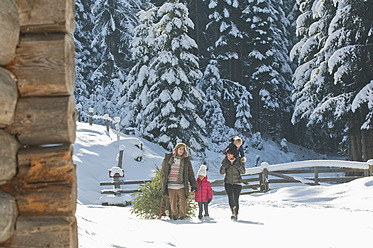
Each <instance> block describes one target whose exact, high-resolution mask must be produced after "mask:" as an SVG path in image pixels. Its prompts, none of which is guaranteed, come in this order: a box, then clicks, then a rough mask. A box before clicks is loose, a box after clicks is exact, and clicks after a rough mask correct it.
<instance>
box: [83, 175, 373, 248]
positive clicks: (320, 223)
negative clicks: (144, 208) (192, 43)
mask: <svg viewBox="0 0 373 248" xmlns="http://www.w3.org/2000/svg"><path fill="white" fill-rule="evenodd" d="M359 181H360V184H359V186H360V187H361V185H363V186H364V185H365V187H366V189H368V190H366V192H365V193H369V194H370V195H372V193H373V192H372V186H373V179H369V178H368V179H367V178H365V179H363V180H359ZM355 184H356V185H355V186H356V187H358V185H357V183H355ZM346 185H347V184H346ZM346 185H335V186H327V187H323V186H318V187H311V186H301V187H291V188H288V189H281V190H278V191H276V192H274V193H271V194H264V195H263V194H261V195H256V196H247V195H243V196H241V198H240V200H241V201H240V206H241V209H240V215H239V220H238V221H237V222H234V221H231V220H230V213H229V210H228V205H227V199H226V196H219V197H215V199H214V200H213V202H212V203H211V204H210V207H209V210H210V216H211V217H213V218H214V219H213V220H211V221H209V222H203V221H200V220H198V219H197V218H196V217H194V218H193V219H192V220H182V221H162V220H146V219H142V218H138V217H136V216H135V215H131V213H130V208H129V207H126V208H120V207H102V206H85V205H79V206H78V210H77V217H78V225H79V242H80V247H87V248H88V247H90V248H91V247H100V248H103V247H117V248H119V247H120V248H122V247H123V248H124V247H132V248H140V247H202V245H206V246H208V247H242V246H243V245H245V247H251V246H255V247H287V248H289V247H294V248H295V247H297V248H300V247H302V248H304V247H312V248H314V247H317V248H323V247H325V248H329V247H334V248H344V247H345V248H350V247H358V248H365V247H366V248H368V247H372V238H371V237H372V235H373V221H372V220H373V202H372V201H371V200H372V199H373V198H372V196H369V197H368V199H366V200H368V202H365V203H364V202H362V201H361V199H357V200H358V202H360V205H359V206H355V205H354V203H353V202H350V201H353V199H352V198H351V197H350V196H349V194H350V193H351V194H353V192H351V190H352V188H354V187H353V186H351V183H350V184H349V185H350V186H351V187H347V188H346ZM352 185H353V184H352ZM367 186H369V187H367ZM360 197H361V198H364V196H363V195H361V194H360ZM346 202H350V203H347V204H345V203H346ZM361 203H363V204H361ZM198 244H201V245H198Z"/></svg>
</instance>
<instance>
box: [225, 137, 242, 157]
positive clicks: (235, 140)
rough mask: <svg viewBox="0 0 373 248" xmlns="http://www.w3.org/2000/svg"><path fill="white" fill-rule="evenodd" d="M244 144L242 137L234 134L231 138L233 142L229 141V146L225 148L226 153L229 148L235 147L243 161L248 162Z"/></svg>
mask: <svg viewBox="0 0 373 248" xmlns="http://www.w3.org/2000/svg"><path fill="white" fill-rule="evenodd" d="M242 144H243V142H242V139H241V138H240V137H238V136H234V137H233V138H232V139H231V143H229V144H228V145H227V147H226V148H225V155H227V150H228V149H229V148H235V149H237V151H238V155H239V156H240V158H241V162H242V163H245V162H246V158H245V154H244V151H243V147H242Z"/></svg>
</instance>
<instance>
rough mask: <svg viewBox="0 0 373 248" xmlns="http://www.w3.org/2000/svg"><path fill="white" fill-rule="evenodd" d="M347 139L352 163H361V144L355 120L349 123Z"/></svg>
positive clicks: (358, 128) (357, 123)
mask: <svg viewBox="0 0 373 248" xmlns="http://www.w3.org/2000/svg"><path fill="white" fill-rule="evenodd" d="M349 128H350V131H349V138H350V144H351V155H352V160H353V161H362V158H363V156H362V155H363V154H362V144H361V133H360V125H359V122H358V121H356V120H352V121H350V123H349Z"/></svg>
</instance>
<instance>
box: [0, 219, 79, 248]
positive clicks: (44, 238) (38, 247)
mask: <svg viewBox="0 0 373 248" xmlns="http://www.w3.org/2000/svg"><path fill="white" fill-rule="evenodd" d="M75 225H76V218H75V216H22V215H20V216H19V217H18V219H17V222H16V231H15V233H14V236H13V237H12V238H11V239H9V240H8V241H6V242H5V243H3V245H4V246H5V247H8V248H16V247H17V248H21V247H33V248H45V247H78V246H77V244H78V240H77V235H76V234H75V233H74V232H76V227H75ZM73 239H75V240H73Z"/></svg>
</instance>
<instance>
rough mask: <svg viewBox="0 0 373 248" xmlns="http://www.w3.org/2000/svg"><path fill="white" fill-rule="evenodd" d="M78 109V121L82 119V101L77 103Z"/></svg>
mask: <svg viewBox="0 0 373 248" xmlns="http://www.w3.org/2000/svg"><path fill="white" fill-rule="evenodd" d="M76 109H77V110H78V121H79V122H80V119H81V114H82V113H81V111H82V105H81V104H80V103H78V104H77V105H76Z"/></svg>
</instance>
